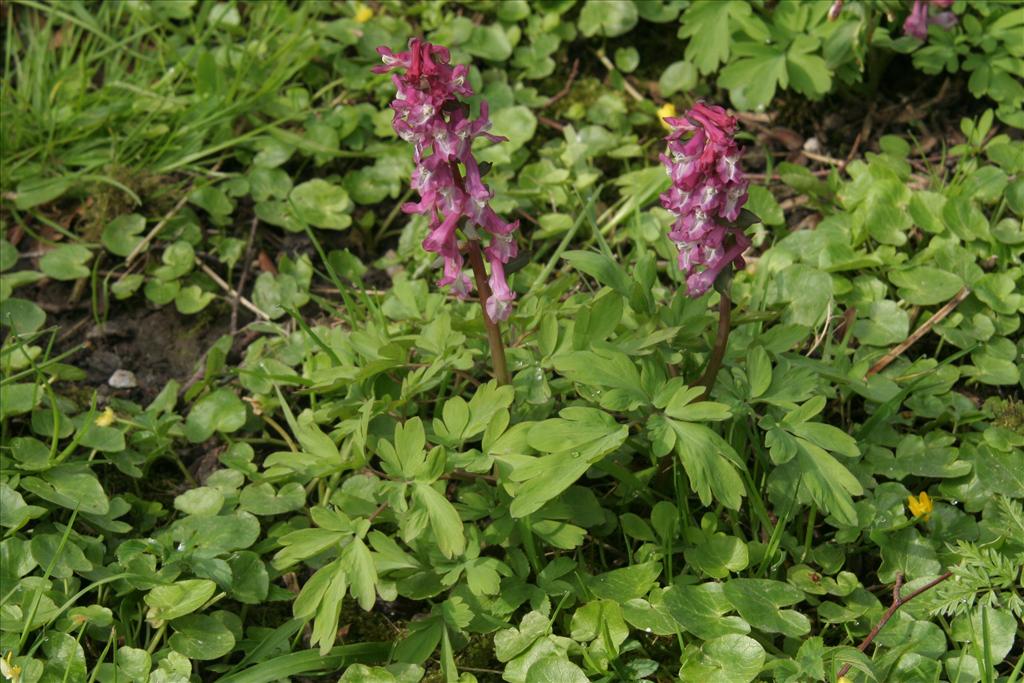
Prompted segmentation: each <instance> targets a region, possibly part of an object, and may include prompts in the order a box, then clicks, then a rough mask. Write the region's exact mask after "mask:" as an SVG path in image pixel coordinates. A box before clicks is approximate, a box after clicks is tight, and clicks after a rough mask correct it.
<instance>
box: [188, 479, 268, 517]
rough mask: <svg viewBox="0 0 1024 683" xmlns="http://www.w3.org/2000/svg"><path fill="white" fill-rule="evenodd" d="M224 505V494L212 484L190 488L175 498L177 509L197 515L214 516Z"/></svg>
mask: <svg viewBox="0 0 1024 683" xmlns="http://www.w3.org/2000/svg"><path fill="white" fill-rule="evenodd" d="M268 486H269V484H268ZM222 507H224V494H223V493H222V492H221V491H220V489H216V488H213V487H212V486H200V487H198V488H194V489H190V490H188V491H185V493H183V494H181V495H180V496H178V497H177V498H175V499H174V509H175V510H180V511H181V512H184V513H185V514H186V515H195V516H196V517H213V516H214V515H216V514H218V513H219V512H220V509H221V508H222Z"/></svg>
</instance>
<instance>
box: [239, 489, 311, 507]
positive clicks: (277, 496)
mask: <svg viewBox="0 0 1024 683" xmlns="http://www.w3.org/2000/svg"><path fill="white" fill-rule="evenodd" d="M305 504H306V491H305V489H304V488H303V487H302V485H301V484H299V483H298V482H295V481H293V482H289V483H287V484H284V485H283V486H281V488H280V490H274V486H273V484H270V483H267V482H261V483H258V484H250V485H249V486H246V487H245V488H244V489H242V492H241V494H240V496H239V499H238V505H239V507H240V508H242V509H243V510H248V511H249V512H251V513H253V514H254V515H280V514H284V513H285V512H291V511H293V510H298V509H299V508H301V507H302V506H303V505H305Z"/></svg>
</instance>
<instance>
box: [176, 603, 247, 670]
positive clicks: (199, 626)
mask: <svg viewBox="0 0 1024 683" xmlns="http://www.w3.org/2000/svg"><path fill="white" fill-rule="evenodd" d="M172 626H173V627H174V633H173V634H172V635H171V637H170V639H169V640H168V644H169V645H170V646H171V647H172V648H174V650H175V651H177V652H180V653H181V654H183V655H185V656H186V657H188V658H189V659H199V660H206V659H220V658H221V657H223V656H224V655H226V654H227V653H229V652H231V650H232V649H233V648H234V647H235V636H234V635H232V633H231V631H230V630H229V629H228V627H227V626H225V625H224V624H223V623H221V622H220V621H218V620H217V619H215V618H213V617H209V616H206V615H203V614H191V615H189V616H186V617H182V618H180V619H175V620H174V622H173V624H172Z"/></svg>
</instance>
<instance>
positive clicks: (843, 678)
mask: <svg viewBox="0 0 1024 683" xmlns="http://www.w3.org/2000/svg"><path fill="white" fill-rule="evenodd" d="M836 683H853V681H851V680H850V679H849V678H847V677H846V676H840V677H839V680H838V681H836Z"/></svg>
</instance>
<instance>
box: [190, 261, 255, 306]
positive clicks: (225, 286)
mask: <svg viewBox="0 0 1024 683" xmlns="http://www.w3.org/2000/svg"><path fill="white" fill-rule="evenodd" d="M199 268H200V270H202V271H203V272H204V273H206V274H207V275H208V276H209V277H210V279H211V280H213V281H214V282H216V283H217V286H218V287H220V288H221V289H223V290H224V291H225V292H227V293H228V296H230V297H234V298H237V299H238V303H240V304H242V305H243V306H245V307H246V308H248V309H249V310H250V311H252V312H253V313H255V314H256V317H257V318H261V319H263V320H270V316H269V315H267V314H266V313H264V312H263V309H261V308H260V307H259V306H257V305H256V304H254V303H253V302H251V301H249V300H248V299H246V298H245V297H244V296H242V295H241V294H240V293H238V292H236V291H235V290H234V289H233V288H232V287H231V285H229V284H228V283H226V282H224V278H222V277H221V276H220V275H218V274H217V271H215V270H214V269H213V268H211V267H210V266H208V265H206V264H205V263H200V264H199Z"/></svg>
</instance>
